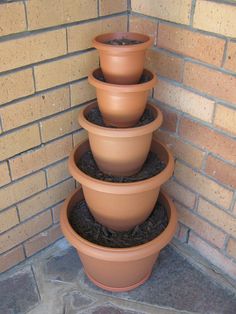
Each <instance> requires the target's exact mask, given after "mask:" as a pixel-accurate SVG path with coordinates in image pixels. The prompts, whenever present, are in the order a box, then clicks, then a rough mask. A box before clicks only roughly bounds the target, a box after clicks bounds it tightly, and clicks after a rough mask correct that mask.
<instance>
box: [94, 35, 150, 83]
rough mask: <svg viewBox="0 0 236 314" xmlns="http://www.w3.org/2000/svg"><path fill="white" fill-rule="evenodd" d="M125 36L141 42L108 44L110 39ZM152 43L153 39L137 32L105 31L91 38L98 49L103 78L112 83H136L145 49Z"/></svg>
mask: <svg viewBox="0 0 236 314" xmlns="http://www.w3.org/2000/svg"><path fill="white" fill-rule="evenodd" d="M121 38H126V39H130V40H137V41H140V42H141V43H139V44H135V45H110V44H107V42H108V41H110V40H116V39H121ZM152 44H153V39H152V38H151V37H149V36H148V35H145V34H139V33H131V32H125V33H107V34H102V35H99V36H97V37H95V38H94V39H93V46H94V47H95V48H97V49H98V51H99V56H100V65H101V68H102V71H103V73H104V76H105V79H106V81H107V82H109V83H113V84H124V85H127V84H137V83H138V81H139V79H140V77H141V75H142V72H143V67H144V60H145V53H146V50H147V49H148V48H149V47H151V45H152Z"/></svg>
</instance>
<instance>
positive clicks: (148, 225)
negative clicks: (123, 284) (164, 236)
mask: <svg viewBox="0 0 236 314" xmlns="http://www.w3.org/2000/svg"><path fill="white" fill-rule="evenodd" d="M69 222H70V224H71V226H72V228H73V229H74V230H75V232H76V233H78V234H79V235H80V236H81V237H82V238H84V239H86V240H88V241H89V242H92V243H95V244H98V245H102V246H106V247H111V248H128V247H133V246H137V245H140V244H144V243H147V242H149V241H151V240H153V239H154V238H156V237H157V236H158V235H160V234H161V233H162V232H163V231H164V229H165V228H166V227H167V225H168V216H167V212H166V209H165V207H164V206H163V205H162V204H160V203H159V202H158V201H157V203H156V205H155V207H154V209H153V212H152V213H151V215H150V216H149V217H148V219H147V220H145V222H144V223H142V224H140V225H137V226H136V227H135V228H134V229H132V230H129V231H122V232H121V231H114V230H111V229H108V228H106V227H104V226H103V225H101V224H100V223H98V222H97V221H96V220H95V219H94V218H93V216H92V215H91V213H90V211H89V208H88V206H87V204H86V202H85V201H81V202H79V203H77V204H76V205H75V206H74V208H73V209H72V211H71V213H70V216H69Z"/></svg>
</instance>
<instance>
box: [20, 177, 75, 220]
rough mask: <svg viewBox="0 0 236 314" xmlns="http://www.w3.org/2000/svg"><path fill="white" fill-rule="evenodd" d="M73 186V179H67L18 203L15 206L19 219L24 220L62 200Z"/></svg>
mask: <svg viewBox="0 0 236 314" xmlns="http://www.w3.org/2000/svg"><path fill="white" fill-rule="evenodd" d="M74 188H75V184H74V180H73V179H69V180H66V181H64V182H62V183H60V184H58V185H56V186H54V187H52V188H50V189H47V190H45V191H42V192H40V193H38V194H37V195H35V196H33V197H31V198H29V199H27V200H26V201H24V202H21V203H19V204H18V205H17V207H18V211H19V215H20V220H21V221H24V220H25V219H28V218H30V217H32V216H34V215H36V214H38V213H40V212H41V211H43V210H44V209H46V208H49V207H51V206H53V205H55V204H56V203H58V202H61V201H63V200H64V199H65V198H66V197H67V196H68V194H69V193H70V192H71V191H73V190H74Z"/></svg>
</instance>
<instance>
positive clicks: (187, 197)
mask: <svg viewBox="0 0 236 314" xmlns="http://www.w3.org/2000/svg"><path fill="white" fill-rule="evenodd" d="M163 188H164V190H166V191H167V193H168V194H169V195H170V196H172V197H173V198H174V199H175V200H177V201H179V202H180V203H182V204H183V205H185V206H186V207H188V208H193V207H194V204H195V195H194V193H192V192H190V191H189V190H188V189H186V188H185V187H184V186H182V185H180V184H179V183H178V182H176V181H173V180H171V181H168V182H167V183H166V184H165V185H164V186H163Z"/></svg>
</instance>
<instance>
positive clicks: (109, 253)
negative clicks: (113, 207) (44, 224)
mask: <svg viewBox="0 0 236 314" xmlns="http://www.w3.org/2000/svg"><path fill="white" fill-rule="evenodd" d="M76 193H82V189H81V187H79V188H78V189H77V190H76V191H74V192H73V193H71V194H70V195H69V197H68V198H67V199H66V200H65V202H64V204H63V206H62V208H61V212H60V224H61V228H62V232H63V234H64V235H65V237H66V238H67V239H68V241H69V242H70V243H71V244H72V245H73V246H74V247H75V248H76V249H77V250H78V252H81V253H83V254H86V255H88V256H90V257H93V258H96V259H99V260H107V261H114V262H127V261H134V260H137V259H142V258H145V257H147V256H150V255H152V254H155V253H158V252H159V251H160V250H161V249H162V248H163V247H165V246H166V245H167V244H168V243H169V242H170V241H171V239H172V237H173V235H174V233H175V230H176V225H177V212H176V208H175V205H174V203H173V201H172V200H171V199H170V198H169V196H168V195H167V194H166V193H165V192H163V191H161V192H160V196H161V197H162V198H164V199H165V200H166V203H167V204H168V208H167V211H168V214H169V215H168V216H169V222H168V225H167V227H166V228H165V230H164V231H163V232H162V233H161V234H160V235H158V236H157V237H156V238H154V239H153V240H151V241H149V242H147V243H145V244H141V245H137V246H133V247H130V248H109V247H105V246H101V245H98V244H95V243H92V242H90V241H88V240H86V239H84V238H82V237H81V236H80V235H79V234H77V233H76V232H75V231H74V230H73V228H72V227H71V225H70V223H69V219H68V210H69V205H70V201H71V200H72V199H73V197H74V196H75V195H76ZM160 196H159V197H160Z"/></svg>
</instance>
